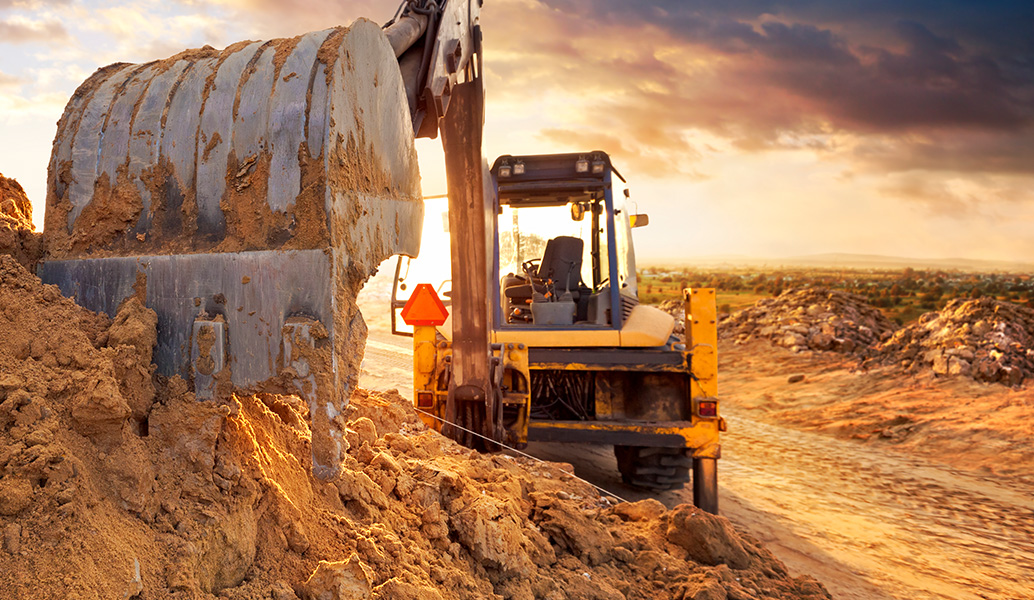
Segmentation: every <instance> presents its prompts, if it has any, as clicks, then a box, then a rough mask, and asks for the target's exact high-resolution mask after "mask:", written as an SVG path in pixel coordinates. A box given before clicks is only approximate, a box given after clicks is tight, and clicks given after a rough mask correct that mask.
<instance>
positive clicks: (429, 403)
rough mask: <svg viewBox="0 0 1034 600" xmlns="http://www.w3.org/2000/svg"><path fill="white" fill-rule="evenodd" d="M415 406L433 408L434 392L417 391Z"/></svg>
mask: <svg viewBox="0 0 1034 600" xmlns="http://www.w3.org/2000/svg"><path fill="white" fill-rule="evenodd" d="M416 407H417V408H434V392H417V393H416Z"/></svg>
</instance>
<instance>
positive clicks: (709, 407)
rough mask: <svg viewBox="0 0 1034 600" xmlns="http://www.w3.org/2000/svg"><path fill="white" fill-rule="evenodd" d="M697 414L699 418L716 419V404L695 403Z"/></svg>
mask: <svg viewBox="0 0 1034 600" xmlns="http://www.w3.org/2000/svg"><path fill="white" fill-rule="evenodd" d="M697 414H698V415H700V416H701V417H717V416H718V403H717V402H712V401H710V400H703V401H701V402H697Z"/></svg>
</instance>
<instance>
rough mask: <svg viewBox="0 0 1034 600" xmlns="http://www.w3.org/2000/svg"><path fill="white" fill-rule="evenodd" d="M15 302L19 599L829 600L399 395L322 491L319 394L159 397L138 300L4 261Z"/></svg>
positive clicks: (0, 506)
mask: <svg viewBox="0 0 1034 600" xmlns="http://www.w3.org/2000/svg"><path fill="white" fill-rule="evenodd" d="M0 306H2V307H3V309H2V311H0V336H3V337H4V338H5V340H7V341H8V342H9V343H6V344H4V345H3V346H0V373H2V375H0V473H2V477H0V531H2V546H3V549H2V550H0V590H2V591H0V597H4V598H7V597H14V598H18V597H30V596H31V597H41V598H42V597H45V598H95V597H103V598H111V597H122V598H130V597H135V598H144V599H147V598H170V597H171V598H214V597H215V595H216V594H218V596H219V597H221V598H229V599H237V600H252V599H259V598H262V599H268V598H275V599H281V600H291V599H297V598H299V597H300V598H303V599H306V600H309V599H315V598H372V599H389V598H391V599H406V598H414V599H415V598H520V599H525V598H526V599H531V598H550V599H560V598H586V599H588V598H607V599H610V598H614V599H618V598H679V599H682V598H724V597H740V598H827V597H828V594H827V593H826V592H825V590H824V589H823V588H822V587H821V586H820V585H819V584H817V583H816V582H815V581H814V580H812V579H810V578H807V577H804V578H792V577H790V576H789V575H787V573H786V570H785V568H784V567H783V565H782V564H781V563H779V562H778V561H776V560H775V559H774V558H773V557H772V556H771V554H769V553H768V552H767V551H766V550H764V549H763V548H762V547H761V546H760V545H759V544H758V543H757V542H756V541H754V540H753V539H751V538H750V537H748V536H746V535H743V534H741V533H738V532H737V531H735V530H734V529H733V528H732V527H731V526H730V525H729V523H728V521H726V520H725V519H724V518H721V517H714V516H711V515H708V514H705V513H702V512H700V511H699V510H697V509H695V508H693V507H691V506H680V507H677V508H675V509H674V510H672V511H667V510H665V509H664V507H663V506H661V505H660V504H659V503H657V502H655V501H652V500H648V501H643V502H639V503H635V504H617V505H612V503H611V502H610V501H609V500H607V499H605V498H602V497H600V496H599V495H598V494H597V493H596V492H595V490H594V489H593V488H591V487H590V486H588V485H586V484H583V483H580V482H579V481H577V480H575V479H573V478H572V477H571V475H569V474H568V473H567V472H566V471H564V470H562V469H561V466H560V465H557V464H551V463H541V462H535V461H531V460H529V459H524V458H514V457H510V456H504V455H494V456H489V455H481V454H478V453H475V452H472V451H470V450H467V449H465V448H463V447H461V446H459V445H457V444H455V443H453V442H452V441H450V440H448V439H446V438H444V437H442V436H441V435H439V434H438V433H436V432H433V431H430V430H427V429H426V428H425V427H424V426H423V424H422V423H421V422H420V420H419V419H418V418H417V417H416V415H415V413H414V412H413V410H412V408H411V407H410V406H409V405H408V404H407V403H406V402H405V400H404V399H402V398H401V397H399V396H398V395H397V394H387V395H375V394H367V393H365V392H362V391H360V392H357V394H356V395H355V396H354V397H353V399H352V402H351V404H350V408H349V409H348V412H347V414H346V415H345V416H346V418H347V423H346V424H347V429H346V431H347V440H348V442H349V446H350V449H349V453H348V455H347V457H346V462H345V465H344V468H343V470H342V473H341V475H340V477H339V478H338V479H336V480H335V481H333V482H324V481H321V480H319V479H316V478H314V477H313V476H312V475H311V466H312V465H311V458H310V457H311V431H310V429H309V425H308V423H309V415H308V408H307V406H306V404H305V403H304V402H302V401H301V400H300V399H298V398H296V397H293V396H279V395H270V394H259V395H234V396H232V397H231V398H230V400H229V401H227V402H226V403H223V404H216V403H204V402H198V401H197V400H195V399H194V396H193V393H192V392H190V391H189V389H188V386H187V385H186V383H185V382H183V381H182V380H181V379H179V378H178V377H174V378H172V379H169V380H168V381H167V382H164V383H163V385H160V386H157V387H155V386H153V385H152V383H151V382H152V381H154V380H155V378H154V377H152V376H151V366H150V365H149V364H148V363H149V360H150V358H149V354H150V352H151V347H150V346H151V345H153V343H154V339H155V338H154V336H153V333H154V326H155V319H154V315H153V313H152V312H150V311H149V310H148V309H146V308H144V307H142V306H141V305H140V304H139V303H138V302H136V301H135V300H134V299H132V298H131V299H129V300H127V301H126V302H124V303H123V305H122V307H121V309H120V311H119V313H118V315H117V316H116V318H115V319H114V321H110V320H108V319H107V318H106V317H103V316H99V315H95V314H93V313H89V312H88V311H85V310H83V309H81V308H79V307H78V306H76V305H75V304H73V303H72V302H71V301H70V300H68V299H66V298H63V297H61V296H60V294H58V293H57V290H56V289H55V288H54V287H53V286H44V285H41V284H40V282H39V280H38V279H36V278H35V277H33V276H31V275H29V274H28V273H27V272H26V271H25V270H24V269H22V268H21V267H19V266H18V265H17V264H16V263H15V262H14V261H13V260H12V259H10V258H8V257H0ZM126 373H129V374H131V375H132V376H127V375H126Z"/></svg>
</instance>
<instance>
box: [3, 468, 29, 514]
mask: <svg viewBox="0 0 1034 600" xmlns="http://www.w3.org/2000/svg"><path fill="white" fill-rule="evenodd" d="M30 504H32V484H31V483H30V482H29V480H28V479H25V478H24V477H18V476H16V475H8V476H5V477H4V478H3V479H0V515H4V516H8V517H11V516H14V515H16V514H18V513H20V512H22V511H23V510H25V509H26V508H28V507H29V505H30Z"/></svg>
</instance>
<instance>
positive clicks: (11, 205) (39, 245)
mask: <svg viewBox="0 0 1034 600" xmlns="http://www.w3.org/2000/svg"><path fill="white" fill-rule="evenodd" d="M33 229H34V227H33V225H32V203H31V202H29V198H28V196H26V195H25V190H23V189H22V186H21V185H20V184H19V183H18V182H17V181H15V180H14V179H8V178H6V177H4V176H3V173H0V254H9V255H11V256H13V257H14V258H15V259H16V260H17V261H18V262H20V263H22V264H23V265H25V266H26V267H28V268H33V267H35V265H36V262H38V261H39V259H40V255H41V254H42V252H43V238H42V236H41V235H40V234H38V233H35V232H34V231H33Z"/></svg>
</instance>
